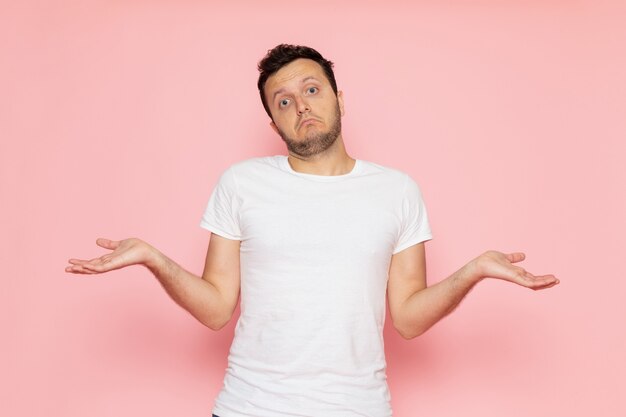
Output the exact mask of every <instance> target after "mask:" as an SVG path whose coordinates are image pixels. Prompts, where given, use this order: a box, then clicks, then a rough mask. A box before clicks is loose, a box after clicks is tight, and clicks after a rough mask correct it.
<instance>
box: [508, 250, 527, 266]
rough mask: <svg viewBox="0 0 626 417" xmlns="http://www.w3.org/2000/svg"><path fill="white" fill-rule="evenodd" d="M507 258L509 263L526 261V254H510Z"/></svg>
mask: <svg viewBox="0 0 626 417" xmlns="http://www.w3.org/2000/svg"><path fill="white" fill-rule="evenodd" d="M505 256H506V259H508V261H509V262H512V263H515V262H521V261H523V260H524V259H526V254H524V253H523V252H513V253H508V254H506V255H505Z"/></svg>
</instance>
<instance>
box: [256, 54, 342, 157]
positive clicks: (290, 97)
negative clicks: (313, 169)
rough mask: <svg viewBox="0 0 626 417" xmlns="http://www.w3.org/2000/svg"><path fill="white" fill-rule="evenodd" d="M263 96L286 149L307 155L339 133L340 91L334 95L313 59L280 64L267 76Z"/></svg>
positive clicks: (318, 150)
mask: <svg viewBox="0 0 626 417" xmlns="http://www.w3.org/2000/svg"><path fill="white" fill-rule="evenodd" d="M265 97H266V100H267V103H268V106H269V108H270V111H271V113H272V117H273V121H272V122H271V123H270V125H271V126H272V128H273V129H274V130H275V131H276V133H278V134H279V135H280V137H281V138H282V139H283V140H284V141H285V143H286V144H287V149H288V150H289V151H290V152H292V153H294V154H296V155H299V156H302V157H309V156H312V155H315V154H318V153H321V152H323V151H325V150H326V149H328V148H329V147H330V146H331V145H332V144H333V143H334V142H335V140H336V139H337V138H338V137H339V136H340V135H341V117H342V116H343V115H344V109H343V94H342V92H341V91H339V92H338V93H337V95H335V92H334V91H333V89H332V87H331V85H330V82H329V81H328V79H327V78H326V75H325V74H324V70H323V69H322V67H321V66H320V65H319V64H318V63H317V62H315V61H313V60H310V59H302V58H301V59H297V60H295V61H293V62H291V63H289V64H287V65H285V66H284V67H282V68H281V69H280V70H278V71H277V72H276V73H275V74H273V75H272V76H270V77H269V78H268V79H267V82H266V83H265Z"/></svg>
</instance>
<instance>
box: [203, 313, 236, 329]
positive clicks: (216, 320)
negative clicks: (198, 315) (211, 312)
mask: <svg viewBox="0 0 626 417" xmlns="http://www.w3.org/2000/svg"><path fill="white" fill-rule="evenodd" d="M229 321H230V316H228V317H226V316H223V317H210V318H208V319H204V320H200V323H202V324H203V325H205V326H206V327H208V328H209V329H211V330H213V331H218V330H221V329H222V328H224V326H226V325H227V324H228V322H229Z"/></svg>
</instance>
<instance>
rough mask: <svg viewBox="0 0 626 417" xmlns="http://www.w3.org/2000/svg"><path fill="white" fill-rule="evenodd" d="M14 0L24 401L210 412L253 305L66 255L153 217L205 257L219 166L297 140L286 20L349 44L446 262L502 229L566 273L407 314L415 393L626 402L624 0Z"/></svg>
mask: <svg viewBox="0 0 626 417" xmlns="http://www.w3.org/2000/svg"><path fill="white" fill-rule="evenodd" d="M336 3H337V4H336ZM1 7H2V10H1V12H0V48H1V49H0V52H1V64H0V137H1V142H0V192H1V201H2V203H1V210H2V216H1V217H0V227H1V231H2V239H1V240H0V262H1V265H2V287H3V288H2V291H0V297H1V298H0V308H1V309H2V311H1V314H0V320H1V322H0V323H1V326H2V333H1V334H2V344H1V345H2V354H1V355H0V357H1V359H0V361H1V362H0V368H1V369H2V371H1V372H0V374H1V376H0V378H1V379H0V383H1V385H2V386H0V392H1V393H2V394H0V395H1V397H0V414H1V415H3V416H64V417H65V416H67V417H74V416H76V417H79V416H80V417H83V416H90V417H103V416H152V417H158V416H163V417H165V416H207V415H210V410H211V407H212V405H213V400H214V397H215V395H216V394H217V392H218V390H219V389H220V387H221V384H222V378H223V375H224V369H225V366H226V357H227V353H228V348H229V346H230V342H231V338H232V334H233V328H234V324H235V321H236V320H235V319H233V320H232V321H231V322H230V323H229V325H228V326H227V327H226V328H225V329H223V330H222V331H220V332H213V331H211V330H209V329H207V328H205V327H203V326H202V325H200V324H199V323H197V322H196V321H195V320H194V319H193V318H192V317H191V316H190V315H189V314H188V313H186V312H185V311H184V310H182V309H181V308H180V307H178V306H177V305H176V304H175V303H174V302H173V301H171V300H170V299H169V298H168V297H167V295H166V294H165V292H164V291H163V290H162V288H161V287H160V285H159V284H158V282H157V281H156V280H155V279H154V278H153V277H152V276H151V275H150V274H149V273H148V271H147V270H145V269H143V268H141V267H134V268H129V269H126V270H123V271H118V272H114V273H110V274H108V275H104V276H89V277H85V276H76V275H70V274H66V273H65V272H64V271H63V269H64V267H65V265H66V260H67V259H68V258H70V257H94V256H96V255H99V254H101V253H103V252H104V251H103V250H100V248H97V247H96V246H95V243H94V241H95V239H96V238H97V237H99V236H104V237H110V238H113V239H121V238H124V237H130V236H138V237H141V238H143V239H145V240H147V241H148V242H150V243H152V244H153V245H155V246H156V247H158V248H159V249H161V250H162V251H164V252H165V253H167V254H168V255H170V256H171V257H172V258H174V259H175V260H177V261H179V262H180V263H181V264H182V265H184V266H185V267H187V268H188V269H189V270H191V271H193V272H195V273H198V274H199V273H201V272H202V266H203V261H204V254H205V251H206V244H207V240H208V232H206V231H204V230H203V229H200V227H199V221H200V216H201V214H202V211H203V210H204V207H205V204H206V201H207V199H208V197H209V194H210V192H211V190H212V187H213V185H214V184H215V182H216V180H217V178H218V176H219V174H220V173H221V172H222V171H223V170H224V169H225V168H226V167H227V166H229V165H230V164H231V163H233V162H236V161H239V160H242V159H245V158H248V157H253V156H261V155H271V154H281V153H284V152H285V151H284V147H283V143H282V142H281V141H280V139H279V138H278V137H277V136H276V135H275V134H274V133H273V131H272V130H271V129H270V127H269V126H268V123H269V120H268V118H267V116H266V115H265V113H264V111H263V108H262V106H261V103H260V100H259V98H258V94H257V90H256V80H257V70H256V63H257V61H258V60H259V59H260V58H261V57H262V56H263V55H264V53H265V51H266V50H267V49H270V48H271V47H273V46H275V45H276V44H278V43H282V42H288V43H302V44H307V45H310V46H312V47H314V48H317V49H319V50H320V51H321V52H322V54H324V55H325V56H327V57H328V58H329V59H331V60H333V61H334V62H335V63H336V76H337V80H338V83H339V87H340V89H343V91H344V93H345V101H346V111H347V114H346V117H345V118H344V138H345V141H346V143H347V148H348V152H349V153H350V154H351V155H352V156H355V157H357V158H360V159H366V160H371V161H375V162H378V163H380V164H385V165H389V166H393V167H396V168H399V169H402V170H404V171H407V172H409V173H410V174H411V175H412V176H413V178H414V179H415V180H416V181H417V182H418V183H419V184H420V185H421V187H422V191H423V193H424V197H425V200H426V203H427V206H428V209H429V213H430V218H431V226H432V229H433V232H434V236H435V238H434V240H433V241H431V242H430V243H428V244H427V257H428V271H429V281H430V282H431V283H432V282H436V281H438V280H441V279H443V278H445V277H446V276H448V275H449V274H451V273H452V272H454V271H455V270H456V269H457V268H459V267H460V266H462V265H463V264H464V263H465V262H467V261H469V260H470V259H472V258H473V257H475V256H477V255H478V254H480V253H481V252H483V251H484V250H487V249H498V250H502V251H514V250H522V251H525V252H526V254H527V260H526V261H525V262H524V263H523V266H525V267H526V268H527V269H529V270H530V271H532V272H536V273H554V274H556V275H557V277H559V278H560V279H561V285H560V286H558V287H556V288H554V289H551V290H547V291H545V292H533V291H530V290H527V289H524V288H521V287H517V286H515V285H512V284H507V283H504V282H501V281H493V280H492V281H487V282H484V283H482V284H481V285H479V287H477V288H475V289H474V290H473V292H472V293H471V294H470V295H469V296H468V298H467V299H466V300H465V301H464V302H463V303H462V304H461V306H460V307H459V309H458V310H457V311H456V312H454V313H453V314H452V315H451V316H449V317H448V318H446V319H444V320H443V321H442V322H440V323H439V324H437V325H436V326H435V327H434V328H433V329H431V330H430V331H429V332H428V333H427V334H425V335H423V336H422V337H419V338H417V339H413V340H411V341H405V340H403V339H402V338H401V337H400V336H399V335H397V333H396V332H395V331H394V330H393V328H392V326H391V322H390V320H388V322H387V327H386V330H385V336H386V348H387V358H388V365H389V368H388V374H389V383H390V386H391V393H392V403H393V407H394V411H395V414H394V415H395V416H398V417H412V416H460V415H462V416H465V417H471V416H482V417H484V416H494V417H495V416H519V417H522V416H523V417H541V416H550V417H554V416H557V417H558V416H567V417H570V416H623V415H626V400H625V399H624V376H625V375H626V359H625V354H624V353H625V352H626V337H625V331H624V330H625V329H624V318H625V317H626V314H625V313H626V308H625V303H624V293H625V291H626V281H625V278H626V267H625V266H624V265H625V263H624V254H623V249H624V247H625V243H626V242H625V240H626V238H625V236H626V221H625V219H624V213H626V192H625V191H626V170H625V169H624V166H623V160H624V157H625V156H626V152H625V151H626V149H625V148H626V146H625V145H624V139H625V138H626V122H625V117H624V116H625V115H626V77H625V74H626V59H625V56H626V55H625V54H624V50H625V45H626V29H625V26H624V21H625V20H626V7H625V6H624V3H623V2H618V1H616V2H613V3H611V2H597V1H571V2H567V1H495V0H494V1H489V0H484V1H423V2H409V1H405V2H399V1H398V2H389V1H387V2H385V3H384V5H383V2H375V1H360V2H356V1H354V2H334V1H330V0H329V1H319V2H302V3H298V2H278V1H269V2H268V1H263V2H253V1H239V2H232V1H231V2H225V1H224V2H217V1H216V2H201V1H165V0H162V1H134V2H123V1H108V2H104V1H100V2H93V1H92V2H87V1H57V2H41V3H40V4H37V3H32V2H24V1H20V2H8V1H6V2H3V4H2V6H1ZM618 250H619V252H618ZM238 314H239V312H238V311H237V312H236V316H238Z"/></svg>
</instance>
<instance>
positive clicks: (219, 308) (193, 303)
mask: <svg viewBox="0 0 626 417" xmlns="http://www.w3.org/2000/svg"><path fill="white" fill-rule="evenodd" d="M146 267H147V268H148V269H149V270H150V271H151V272H152V273H153V274H154V276H155V277H156V278H157V279H158V280H159V282H160V283H161V285H162V286H163V288H164V289H165V291H166V292H167V293H168V294H169V296H170V297H171V298H172V299H173V300H174V301H175V302H176V303H177V304H178V305H180V306H181V307H183V308H184V309H185V310H187V311H188V312H189V313H191V315H192V316H194V317H195V318H196V319H197V320H199V321H200V322H201V323H202V324H204V325H205V326H207V327H209V328H211V329H213V330H219V329H220V328H222V327H223V326H224V324H225V323H226V322H228V318H227V312H226V311H225V308H224V302H223V300H222V297H221V295H220V293H219V291H218V290H217V288H216V287H215V286H214V285H213V284H211V283H210V282H208V281H206V280H204V279H202V278H201V277H199V276H197V275H194V274H192V273H191V272H188V271H186V270H185V269H184V268H182V267H181V266H180V265H178V264H177V263H176V262H174V261H173V260H171V259H170V258H168V257H167V256H165V255H164V254H163V253H161V252H159V251H158V250H156V249H153V251H152V254H151V256H150V261H149V262H147V263H146Z"/></svg>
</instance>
